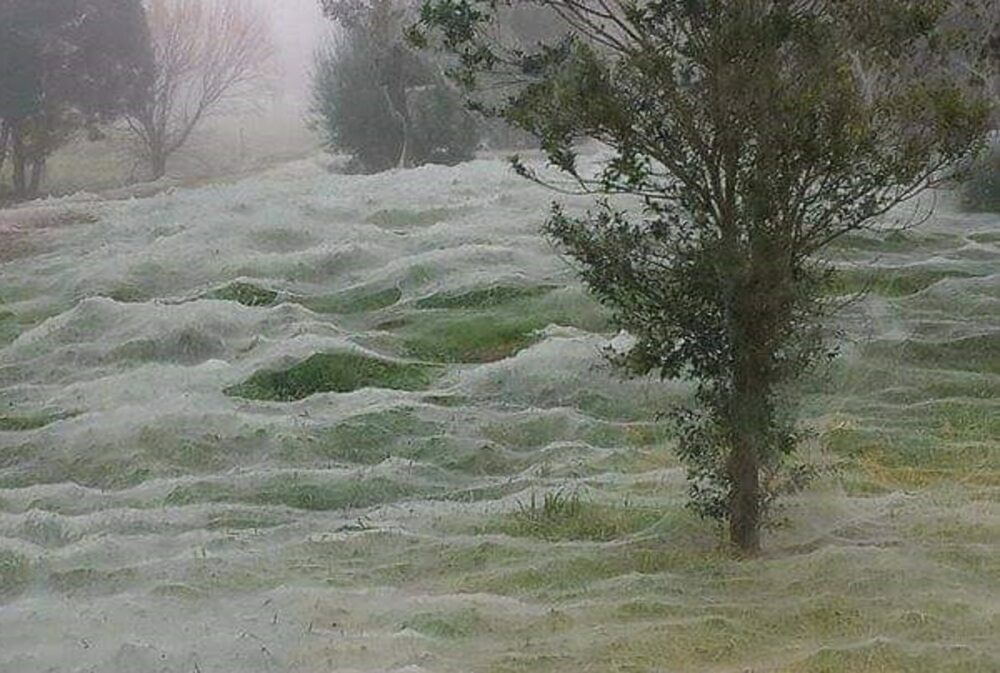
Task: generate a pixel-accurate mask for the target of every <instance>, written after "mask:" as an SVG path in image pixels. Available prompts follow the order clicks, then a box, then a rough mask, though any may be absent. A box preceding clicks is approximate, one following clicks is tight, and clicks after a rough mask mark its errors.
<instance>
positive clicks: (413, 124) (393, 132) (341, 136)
mask: <svg viewBox="0 0 1000 673" xmlns="http://www.w3.org/2000/svg"><path fill="white" fill-rule="evenodd" d="M323 10H324V13H325V14H326V16H327V17H329V18H331V19H333V20H334V21H335V22H336V23H337V25H338V26H339V28H340V29H341V32H340V34H338V35H337V36H336V37H335V38H334V39H333V41H332V43H331V44H330V46H329V47H327V48H326V49H324V50H322V51H321V52H320V53H319V54H318V55H317V61H316V71H315V77H314V81H313V107H312V110H313V113H314V115H315V119H316V125H317V127H318V128H319V129H320V131H321V132H322V133H323V134H324V136H325V137H326V140H327V144H328V145H329V146H330V147H331V148H333V149H336V150H340V151H344V152H347V153H349V154H351V155H352V157H353V161H354V163H355V167H356V168H357V169H359V170H361V171H365V172H374V171H381V170H386V169H388V168H393V167H408V166H416V165H420V164H424V163H427V162H440V163H457V162H459V161H464V160H467V159H471V158H472V156H473V154H474V152H475V150H476V147H477V145H478V141H479V131H478V126H477V120H476V119H475V118H474V117H473V116H472V115H471V114H469V113H468V112H467V111H466V110H465V109H464V103H463V100H462V98H461V96H460V94H459V93H458V92H457V91H456V90H455V88H454V87H453V86H451V85H450V84H449V83H448V82H447V81H446V80H445V78H444V76H443V74H442V72H441V69H440V67H439V66H438V65H437V64H436V63H435V62H434V61H433V60H432V59H430V58H428V57H427V56H426V55H421V54H419V53H417V52H416V51H415V50H414V49H412V48H411V47H410V46H409V45H408V44H407V43H406V41H405V39H404V36H403V29H404V27H405V25H406V23H407V21H408V20H409V19H408V18H407V12H406V8H405V6H403V5H399V4H397V3H396V2H395V1H394V0H373V1H372V2H371V3H370V4H363V3H357V2H346V1H343V0H323Z"/></svg>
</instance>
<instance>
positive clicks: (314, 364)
mask: <svg viewBox="0 0 1000 673" xmlns="http://www.w3.org/2000/svg"><path fill="white" fill-rule="evenodd" d="M440 373H441V372H440V370H439V369H438V368H436V367H433V366H430V365H425V364H418V363H408V362H393V361H391V360H380V359H377V358H373V357H368V356H365V355H359V354H355V353H317V354H316V355H313V356H311V357H309V358H308V359H306V360H304V361H302V362H300V363H298V364H296V365H294V366H292V367H290V368H288V369H282V370H266V371H260V372H257V373H255V374H254V375H253V376H251V377H250V378H249V379H247V380H246V381H245V382H243V383H240V384H238V385H235V386H231V387H229V388H227V389H226V390H225V393H226V394H227V395H230V396H232V397H242V398H245V399H250V400H263V401H271V402H291V401H294V400H301V399H304V398H306V397H309V396H310V395H315V394H317V393H326V392H337V393H347V392H351V391H354V390H358V389H360V388H369V387H372V388H391V389H394V390H424V389H426V388H428V387H429V386H430V385H431V384H432V383H433V382H434V380H435V379H436V378H437V376H438V375H439V374H440Z"/></svg>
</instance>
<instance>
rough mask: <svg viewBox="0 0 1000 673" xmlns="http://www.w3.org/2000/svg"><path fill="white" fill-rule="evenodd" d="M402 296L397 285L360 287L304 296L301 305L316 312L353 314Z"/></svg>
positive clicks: (386, 305) (375, 308)
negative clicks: (377, 287) (322, 294)
mask: <svg viewBox="0 0 1000 673" xmlns="http://www.w3.org/2000/svg"><path fill="white" fill-rule="evenodd" d="M402 296H403V292H402V291H401V290H400V289H399V288H398V287H389V288H384V289H372V288H369V287H360V288H355V289H352V290H347V291H345V292H341V293H338V294H333V295H326V296H321V297H306V298H304V299H301V300H299V303H300V304H302V306H305V307H306V308H307V309H309V310H310V311H315V312H316V313H335V314H343V315H348V314H354V313H365V312H368V311H377V310H379V309H383V308H388V307H389V306H392V305H393V304H395V303H397V302H398V301H399V300H400V299H401V298H402Z"/></svg>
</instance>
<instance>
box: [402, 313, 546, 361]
mask: <svg viewBox="0 0 1000 673" xmlns="http://www.w3.org/2000/svg"><path fill="white" fill-rule="evenodd" d="M544 326H545V325H544V324H543V321H540V320H538V319H535V318H531V317H527V318H506V319H504V318H499V317H498V316H491V315H489V314H482V315H475V316H467V317H452V316H437V317H435V318H433V319H430V320H423V321H421V322H420V323H419V324H418V325H417V326H413V327H410V328H408V329H405V330H404V333H405V336H404V348H405V351H406V353H407V354H408V355H410V356H412V357H415V358H419V359H421V360H429V361H431V362H456V363H472V362H476V363H478V362H495V361H497V360H503V359H504V358H508V357H510V356H512V355H514V354H515V353H517V352H518V351H520V350H523V349H524V348H527V347H528V346H530V345H532V344H533V343H535V342H536V341H537V337H536V336H535V334H534V333H535V331H536V330H538V329H540V328H542V327H544Z"/></svg>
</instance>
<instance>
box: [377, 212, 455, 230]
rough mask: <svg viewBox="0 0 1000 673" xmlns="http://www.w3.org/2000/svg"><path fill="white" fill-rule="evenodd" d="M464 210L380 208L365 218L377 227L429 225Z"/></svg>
mask: <svg viewBox="0 0 1000 673" xmlns="http://www.w3.org/2000/svg"><path fill="white" fill-rule="evenodd" d="M461 212H463V211H462V209H459V208H426V209H423V210H415V209H410V208H386V209H383V210H378V211H375V212H374V213H372V214H371V215H369V216H368V217H366V218H365V222H367V223H368V224H374V225H375V226H377V227H388V228H392V227H428V226H430V225H432V224H437V223H438V222H445V221H447V220H449V219H451V218H452V217H454V216H455V215H457V214H459V213H461Z"/></svg>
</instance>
